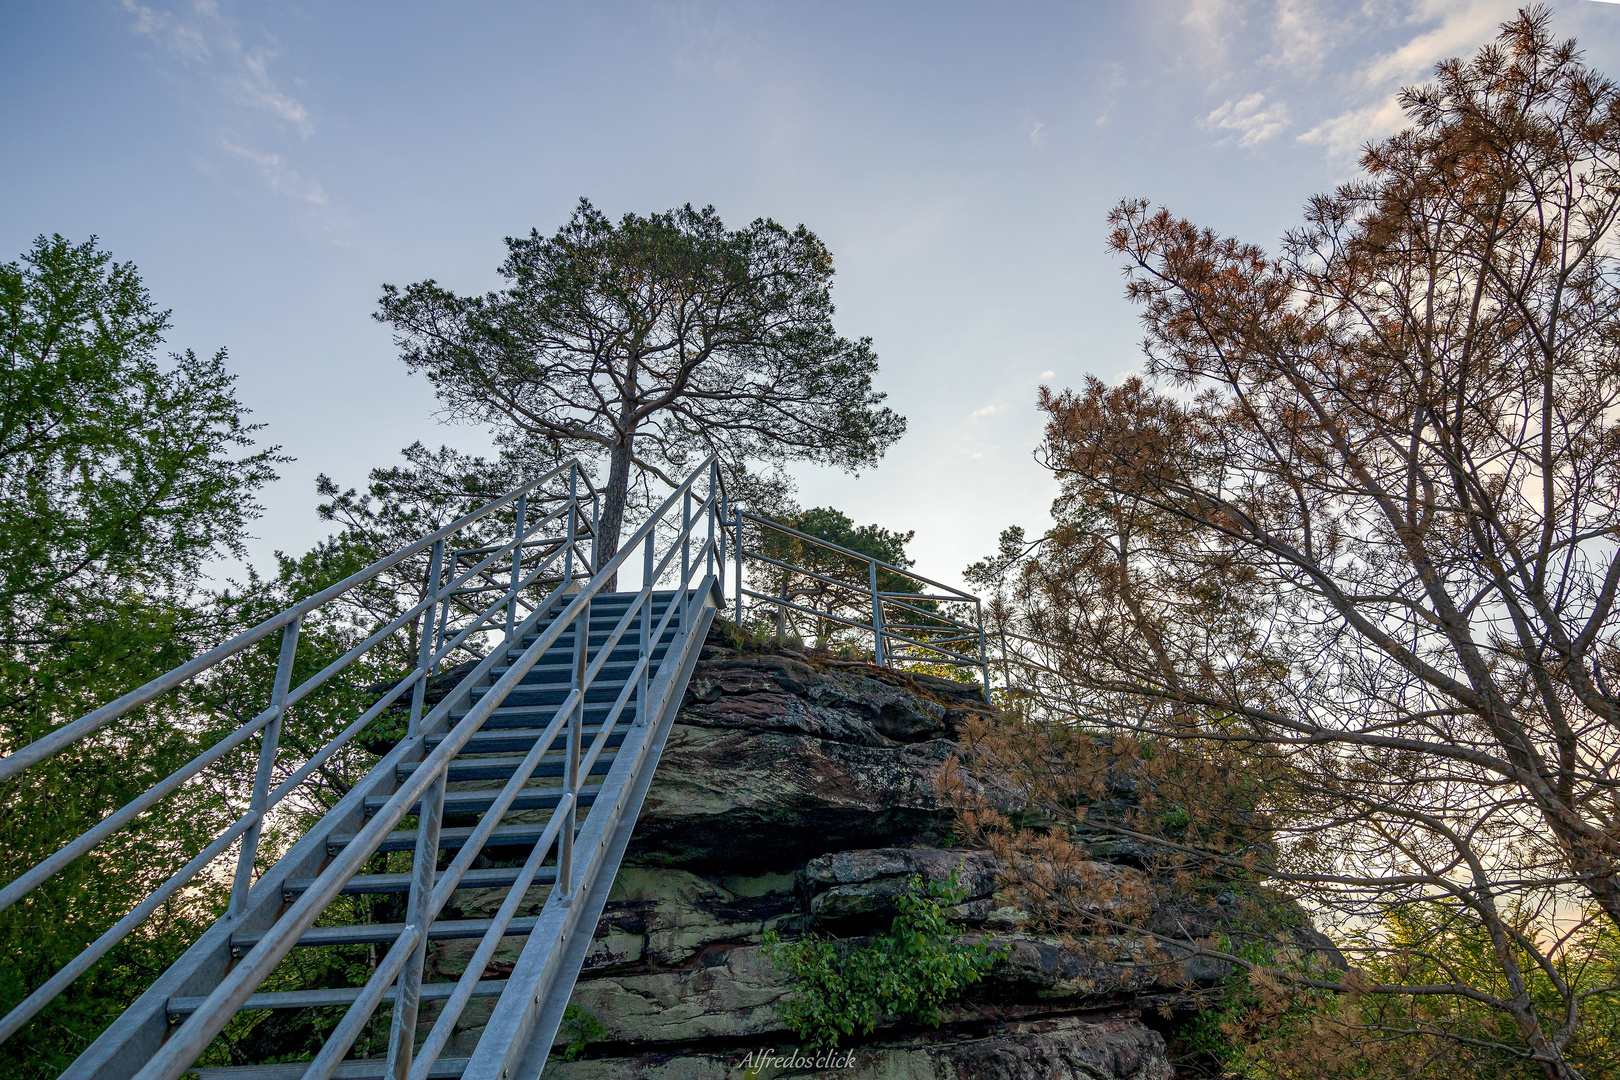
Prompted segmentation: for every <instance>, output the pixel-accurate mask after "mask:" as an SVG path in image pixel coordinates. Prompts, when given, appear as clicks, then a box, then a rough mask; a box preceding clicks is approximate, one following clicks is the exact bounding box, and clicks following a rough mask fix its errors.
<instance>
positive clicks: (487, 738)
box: [427, 706, 625, 759]
mask: <svg viewBox="0 0 1620 1080" xmlns="http://www.w3.org/2000/svg"><path fill="white" fill-rule="evenodd" d="M497 711H498V710H497ZM591 711H592V710H591V708H590V707H589V706H586V709H585V716H586V720H587V723H586V724H585V726H584V727H582V728H580V729H579V737H580V739H581V741H583V742H584V743H585V744H587V745H589V744H590V743H591V742H592V741H593V740H594V739H595V738H596V736H598V735H599V734H601V732H602V725H601V723H600V721H598V722H597V723H594V724H593V723H589V722H588V721H589V718H590V715H591ZM600 712H601V713H606V712H607V710H606V709H603V710H600ZM545 733H546V729H545V728H537V727H535V728H497V729H495V730H493V731H480V732H478V733H477V734H476V735H474V736H473V737H472V738H471V739H468V740H467V745H466V746H464V747H462V749H461V753H460V754H459V755H457V757H458V759H459V758H465V757H470V756H472V755H474V754H514V753H516V754H522V753H527V752H528V751H529V750H530V749H532V748H533V747H534V743H535V740H536V739H538V738H540V737H541V736H542V735H544V734H545ZM624 736H625V729H624V725H622V724H617V725H615V726H614V729H613V730H612V731H610V732H609V733H608V737H607V745H608V746H610V747H616V746H618V745H619V744H620V743H622V742H624ZM561 738H562V737H561V736H558V740H559V741H561ZM443 741H444V736H443V735H429V736H428V738H427V746H428V749H429V750H432V749H433V748H434V747H435V746H438V745H439V743H441V742H443Z"/></svg>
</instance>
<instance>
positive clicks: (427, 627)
mask: <svg viewBox="0 0 1620 1080" xmlns="http://www.w3.org/2000/svg"><path fill="white" fill-rule="evenodd" d="M443 571H444V541H443V540H436V541H434V544H433V554H432V555H431V556H429V557H428V578H427V595H428V601H429V602H428V606H427V608H426V609H425V610H424V611H423V612H422V620H421V628H422V632H421V633H420V634H419V635H418V642H417V649H416V686H415V687H414V688H413V689H412V691H411V721H410V727H409V728H408V731H409V733H410V734H411V735H416V734H419V732H418V730H417V729H418V728H420V727H421V726H422V703H423V702H424V701H426V700H427V684H428V679H429V677H430V676H431V675H432V672H431V671H429V670H428V668H429V667H430V666H431V665H432V663H433V653H434V651H435V650H434V647H433V641H434V639H435V638H436V637H437V636H438V633H439V631H438V626H437V621H436V620H437V616H438V613H439V604H438V600H439V592H440V584H439V578H440V577H441V576H442V575H443Z"/></svg>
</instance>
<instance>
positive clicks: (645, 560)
mask: <svg viewBox="0 0 1620 1080" xmlns="http://www.w3.org/2000/svg"><path fill="white" fill-rule="evenodd" d="M642 549H643V555H642V558H641V565H642V570H641V580H642V589H643V590H644V591H645V593H646V596H645V597H644V598H643V599H642V602H641V659H642V660H643V661H645V663H643V664H642V665H641V677H640V678H639V679H637V680H636V723H638V724H643V723H646V722H647V719H648V717H647V711H648V710H647V673H648V672H649V671H650V670H651V669H652V615H653V611H652V609H653V579H652V576H653V534H652V533H650V532H649V533H648V534H647V539H646V541H645V542H644V543H643V544H642Z"/></svg>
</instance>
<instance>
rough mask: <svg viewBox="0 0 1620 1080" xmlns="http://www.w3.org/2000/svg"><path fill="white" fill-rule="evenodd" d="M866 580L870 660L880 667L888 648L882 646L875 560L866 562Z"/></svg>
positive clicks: (885, 658) (881, 626)
mask: <svg viewBox="0 0 1620 1080" xmlns="http://www.w3.org/2000/svg"><path fill="white" fill-rule="evenodd" d="M866 568H867V571H868V573H867V580H868V581H869V582H870V583H871V588H872V662H873V663H875V664H877V665H878V666H879V667H882V666H883V665H884V664H886V663H888V662H889V661H888V650H887V649H885V648H884V647H883V596H882V594H880V593H879V592H878V580H877V560H876V559H868V560H867V563H866Z"/></svg>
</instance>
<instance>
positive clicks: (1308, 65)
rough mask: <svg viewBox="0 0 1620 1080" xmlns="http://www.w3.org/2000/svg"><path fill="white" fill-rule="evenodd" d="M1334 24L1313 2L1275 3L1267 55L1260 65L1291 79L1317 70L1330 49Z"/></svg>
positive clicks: (1319, 6) (1326, 12)
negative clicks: (1289, 74)
mask: <svg viewBox="0 0 1620 1080" xmlns="http://www.w3.org/2000/svg"><path fill="white" fill-rule="evenodd" d="M1334 23H1335V20H1334V19H1333V17H1332V16H1331V14H1330V13H1329V11H1328V10H1326V9H1324V7H1323V6H1322V5H1321V4H1320V3H1319V2H1317V0H1277V10H1276V12H1275V13H1274V15H1273V17H1272V22H1271V51H1270V53H1268V54H1267V55H1266V56H1265V57H1264V58H1263V59H1262V61H1261V62H1262V63H1263V64H1266V65H1269V66H1271V67H1280V68H1284V69H1286V70H1288V71H1289V72H1292V73H1293V74H1295V75H1302V74H1308V73H1310V72H1312V71H1315V70H1317V69H1318V68H1319V67H1320V65H1321V64H1322V62H1323V61H1324V60H1325V59H1327V55H1328V53H1329V52H1330V51H1331V49H1332V46H1331V45H1330V44H1329V43H1330V41H1331V40H1332V31H1333V28H1334Z"/></svg>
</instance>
